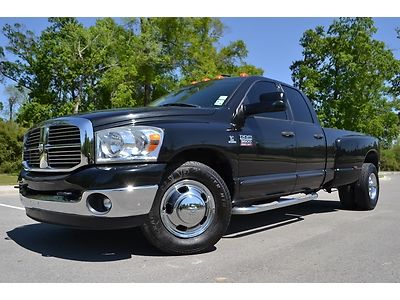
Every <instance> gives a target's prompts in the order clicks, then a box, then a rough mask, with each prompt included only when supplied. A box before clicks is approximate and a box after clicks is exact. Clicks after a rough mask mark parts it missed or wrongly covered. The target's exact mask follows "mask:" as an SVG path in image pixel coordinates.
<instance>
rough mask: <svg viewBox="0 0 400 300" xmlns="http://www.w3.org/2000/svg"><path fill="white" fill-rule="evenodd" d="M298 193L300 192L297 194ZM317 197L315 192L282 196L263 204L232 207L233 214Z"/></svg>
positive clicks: (253, 211) (270, 208)
mask: <svg viewBox="0 0 400 300" xmlns="http://www.w3.org/2000/svg"><path fill="white" fill-rule="evenodd" d="M299 195H300V194H299ZM317 198H318V194H317V193H310V194H305V195H300V196H299V197H295V198H289V197H282V198H280V199H279V200H278V201H274V202H269V203H263V204H255V205H251V206H235V207H233V208H232V214H233V215H249V214H255V213H259V212H263V211H267V210H272V209H277V208H281V207H285V206H290V205H295V204H299V203H303V202H307V201H311V200H315V199H317Z"/></svg>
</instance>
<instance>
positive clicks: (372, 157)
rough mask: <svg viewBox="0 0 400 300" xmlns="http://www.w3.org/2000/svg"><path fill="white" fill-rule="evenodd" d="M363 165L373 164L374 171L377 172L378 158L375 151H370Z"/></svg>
mask: <svg viewBox="0 0 400 300" xmlns="http://www.w3.org/2000/svg"><path fill="white" fill-rule="evenodd" d="M364 163H371V164H374V165H375V167H376V169H377V170H379V157H378V153H377V152H376V151H370V152H368V153H367V156H366V157H365V159H364Z"/></svg>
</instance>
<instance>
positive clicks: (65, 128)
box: [19, 76, 379, 254]
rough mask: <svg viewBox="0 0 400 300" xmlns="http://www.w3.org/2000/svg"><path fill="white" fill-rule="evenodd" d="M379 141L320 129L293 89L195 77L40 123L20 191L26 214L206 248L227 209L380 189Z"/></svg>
mask: <svg viewBox="0 0 400 300" xmlns="http://www.w3.org/2000/svg"><path fill="white" fill-rule="evenodd" d="M378 169H379V150H378V140H377V139H376V138H373V137H370V136H366V135H363V134H360V133H356V132H350V131H344V130H337V129H329V128H321V126H320V124H319V122H318V119H317V116H316V113H315V112H314V110H313V107H312V105H311V104H310V101H309V100H308V99H307V97H306V96H305V95H304V94H303V93H302V92H300V91H299V90H298V89H296V88H294V87H292V86H290V85H287V84H284V83H282V82H278V81H275V80H272V79H268V78H264V77H258V76H249V77H230V78H224V79H220V80H210V81H204V82H199V83H196V84H193V85H191V86H188V87H185V88H182V89H180V90H178V91H176V92H173V93H171V94H169V95H167V96H165V97H162V98H160V99H158V100H156V101H154V102H153V103H151V104H150V106H149V107H144V108H136V109H113V110H105V111H98V112H93V113H87V114H79V115H74V116H70V117H61V118H56V119H52V120H49V121H45V122H43V123H41V124H39V125H37V126H35V127H34V128H32V129H30V130H29V131H28V132H27V133H26V135H25V138H24V153H23V170H22V171H21V173H20V178H19V188H20V198H21V201H22V203H23V205H24V206H25V208H26V214H27V215H28V216H29V217H31V218H32V219H34V220H37V221H40V222H45V223H53V224H59V225H65V226H73V227H77V228H83V229H99V230H104V229H118V228H127V227H134V226H141V228H142V231H143V233H144V235H145V236H146V238H147V239H148V240H149V241H150V243H151V244H153V245H154V246H155V247H157V248H159V249H161V250H162V251H165V252H169V253H173V254H190V253H198V252H202V251H206V250H207V249H209V248H210V247H212V246H213V245H214V244H215V243H217V242H218V240H219V239H220V238H221V237H222V236H223V234H224V233H225V231H226V229H227V227H228V225H229V222H230V218H231V215H232V214H252V213H257V212H262V211H266V210H270V209H275V208H280V207H284V206H288V205H293V204H298V203H301V202H305V201H309V200H313V199H316V198H317V194H316V192H317V191H318V190H321V189H325V190H328V191H331V189H333V188H337V189H338V191H339V198H340V202H341V203H342V205H343V206H344V207H345V208H347V209H359V210H371V209H373V208H374V207H375V205H376V203H377V201H378V196H379V179H378Z"/></svg>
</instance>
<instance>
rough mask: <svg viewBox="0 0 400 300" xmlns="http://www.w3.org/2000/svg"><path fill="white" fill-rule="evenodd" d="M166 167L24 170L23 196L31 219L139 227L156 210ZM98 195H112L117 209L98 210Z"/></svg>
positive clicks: (93, 226)
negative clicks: (94, 202) (65, 171)
mask: <svg viewBox="0 0 400 300" xmlns="http://www.w3.org/2000/svg"><path fill="white" fill-rule="evenodd" d="M164 167H165V166H164V165H161V164H160V165H159V164H149V165H141V166H138V165H135V166H122V165H121V166H113V167H110V168H104V167H102V168H98V167H94V166H93V167H90V168H86V169H82V170H78V171H77V172H75V173H72V174H64V175H48V174H29V173H26V172H22V173H21V178H20V199H21V202H22V204H23V205H24V207H25V209H26V213H27V215H28V216H29V217H31V218H32V219H35V220H37V221H41V222H45V223H52V224H60V225H67V226H72V227H79V228H87V229H116V228H127V227H134V226H138V225H141V224H142V223H143V220H144V217H145V216H146V215H147V214H148V213H149V212H150V210H151V207H152V205H153V201H154V198H155V196H156V193H157V189H158V184H159V182H160V180H161V176H162V173H163V170H164ZM88 174H90V178H87V176H85V175H88ZM138 184H139V185H138ZM111 186H113V188H110V187H111ZM103 187H107V188H103ZM94 198H96V199H97V198H101V199H103V198H107V199H109V200H110V201H111V208H110V209H109V210H108V211H106V212H99V211H96V210H95V209H93V205H91V199H94Z"/></svg>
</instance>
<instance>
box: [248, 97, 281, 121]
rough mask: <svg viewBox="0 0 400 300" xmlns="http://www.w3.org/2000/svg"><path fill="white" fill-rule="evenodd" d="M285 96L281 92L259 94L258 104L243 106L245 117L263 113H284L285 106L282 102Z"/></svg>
mask: <svg viewBox="0 0 400 300" xmlns="http://www.w3.org/2000/svg"><path fill="white" fill-rule="evenodd" d="M284 97H285V95H284V93H283V92H272V93H265V94H261V96H260V102H258V103H252V104H247V105H245V106H244V113H245V115H246V116H249V115H254V114H259V113H264V112H277V111H285V110H286V104H285V102H284V101H283V99H284Z"/></svg>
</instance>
